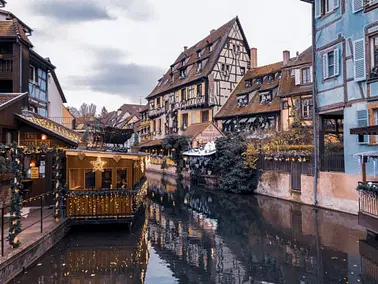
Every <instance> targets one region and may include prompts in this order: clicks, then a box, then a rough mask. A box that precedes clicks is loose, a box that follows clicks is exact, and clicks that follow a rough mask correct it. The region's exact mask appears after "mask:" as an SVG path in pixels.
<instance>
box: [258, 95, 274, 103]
mask: <svg viewBox="0 0 378 284" xmlns="http://www.w3.org/2000/svg"><path fill="white" fill-rule="evenodd" d="M271 101H272V93H271V92H265V93H261V94H260V104H262V105H263V104H268V103H270V102H271Z"/></svg>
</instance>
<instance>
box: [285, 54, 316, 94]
mask: <svg viewBox="0 0 378 284" xmlns="http://www.w3.org/2000/svg"><path fill="white" fill-rule="evenodd" d="M311 63H312V47H309V48H307V49H306V50H305V51H303V52H302V53H300V54H299V55H298V56H297V57H294V58H291V59H290V60H289V62H288V63H287V64H286V65H285V66H284V67H283V70H288V71H287V72H282V79H281V81H280V96H281V97H287V96H290V95H295V94H309V93H312V84H306V85H296V84H295V77H293V76H291V74H290V72H289V70H291V69H296V67H297V68H301V67H305V66H308V67H309V66H311Z"/></svg>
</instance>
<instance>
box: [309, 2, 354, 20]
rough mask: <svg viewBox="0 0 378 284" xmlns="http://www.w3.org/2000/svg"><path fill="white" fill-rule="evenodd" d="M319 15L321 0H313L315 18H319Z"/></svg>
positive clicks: (320, 14) (320, 12) (320, 13)
mask: <svg viewBox="0 0 378 284" xmlns="http://www.w3.org/2000/svg"><path fill="white" fill-rule="evenodd" d="M361 1H362V0H361ZM321 16H322V0H315V18H320V17H321Z"/></svg>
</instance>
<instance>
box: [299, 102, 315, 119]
mask: <svg viewBox="0 0 378 284" xmlns="http://www.w3.org/2000/svg"><path fill="white" fill-rule="evenodd" d="M312 107H313V103H312V99H302V101H301V116H302V118H303V119H309V118H312Z"/></svg>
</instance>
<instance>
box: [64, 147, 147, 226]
mask: <svg viewBox="0 0 378 284" xmlns="http://www.w3.org/2000/svg"><path fill="white" fill-rule="evenodd" d="M147 163H148V155H147V154H144V153H138V154H127V153H122V152H109V151H104V152H101V151H91V150H67V151H66V170H67V172H66V176H67V185H68V189H69V192H68V196H67V205H66V208H67V209H66V210H67V216H68V217H70V218H71V219H72V220H74V221H77V222H80V223H101V222H117V223H118V222H126V223H132V222H133V221H134V219H135V217H136V216H137V214H138V212H139V209H140V208H141V207H142V205H143V199H144V197H145V196H146V194H147V187H148V185H147V181H146V178H145V173H146V165H147Z"/></svg>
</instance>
